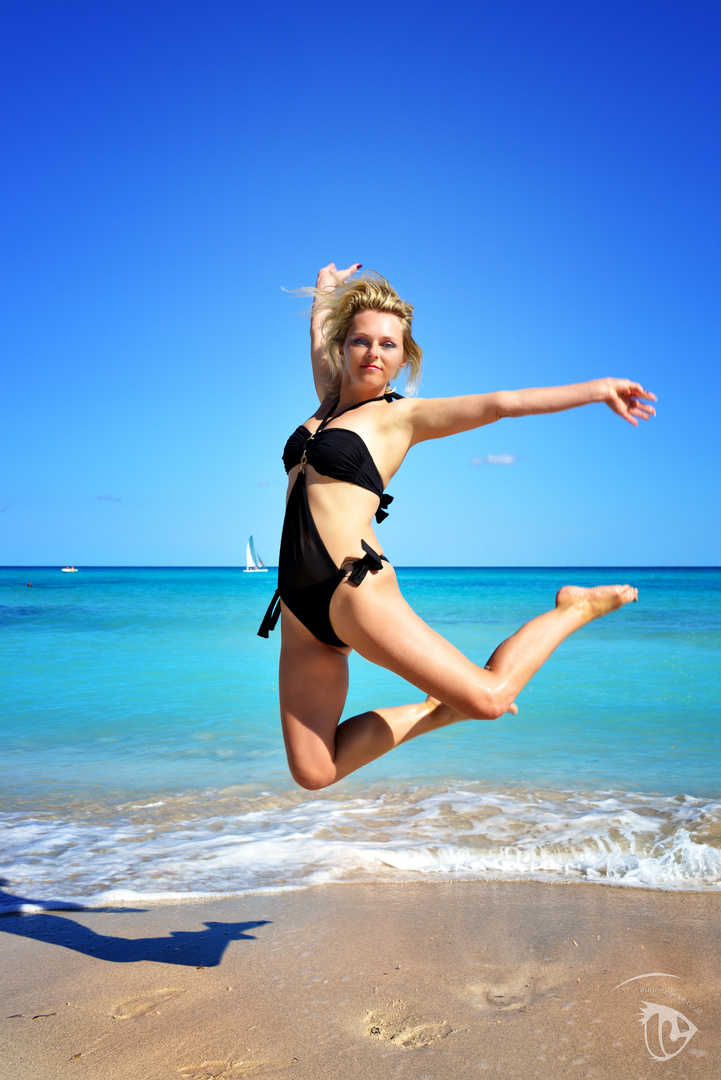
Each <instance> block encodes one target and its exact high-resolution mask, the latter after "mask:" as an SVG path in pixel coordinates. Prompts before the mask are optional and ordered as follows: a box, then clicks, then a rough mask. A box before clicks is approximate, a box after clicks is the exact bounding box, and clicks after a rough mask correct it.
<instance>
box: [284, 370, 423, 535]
mask: <svg viewBox="0 0 721 1080" xmlns="http://www.w3.org/2000/svg"><path fill="white" fill-rule="evenodd" d="M402 397H403V394H397V393H396V392H395V390H386V392H385V393H384V394H381V396H380V397H374V398H368V400H367V401H357V402H356V403H355V405H349V406H348V407H347V408H345V409H341V411H340V412H339V413H336V412H335V409H336V407H337V405H338V401H340V398H338V401H337V402H336V403H335V405H334V406H333V408H332V409H331V410H330V412H329V413H328V415H327V416H326V417H325V418H324V419H323V420H321V422H320V423H319V424H318V427H317V428H316V429H315V431H314V432H313V433H312V434H311V435H309V436H308V438H307V439H306V440H305V449H304V450H303V456H302V457H301V459H300V471H301V472H303V471H304V469H305V465H306V463H307V461H308V456H307V455H308V443H312V442H313V439H314V438H315V437H316V435H320V433H321V431H323V429H324V428H325V426H326V424H329V423H330V421H331V420H337V419H338V417H339V416H345V414H346V413H347V412H351V411H352V410H353V409H360V407H361V405H370V403H371V402H372V401H387V402H388V404H389V405H390V403H391V402H392V401H397V400H398V399H399V398H402ZM385 517H388V515H387V514H386V515H385Z"/></svg>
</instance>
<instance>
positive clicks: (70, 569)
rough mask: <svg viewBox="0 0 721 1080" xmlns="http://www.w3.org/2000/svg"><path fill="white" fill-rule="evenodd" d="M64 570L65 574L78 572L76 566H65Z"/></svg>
mask: <svg viewBox="0 0 721 1080" xmlns="http://www.w3.org/2000/svg"><path fill="white" fill-rule="evenodd" d="M62 570H63V573H64V574H77V572H78V571H77V567H75V566H64V567H63V568H62Z"/></svg>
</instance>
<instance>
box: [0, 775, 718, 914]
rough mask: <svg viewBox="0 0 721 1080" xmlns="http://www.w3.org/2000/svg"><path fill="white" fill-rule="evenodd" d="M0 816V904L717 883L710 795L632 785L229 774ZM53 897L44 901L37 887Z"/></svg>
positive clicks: (6, 907)
mask: <svg viewBox="0 0 721 1080" xmlns="http://www.w3.org/2000/svg"><path fill="white" fill-rule="evenodd" d="M65 809H66V812H65V813H60V811H59V808H52V807H50V806H47V807H46V808H44V809H43V810H42V811H40V812H36V813H35V814H33V815H28V814H25V813H21V812H13V813H9V814H5V815H3V817H2V818H1V819H0V820H2V823H3V826H4V829H3V834H4V842H3V846H4V857H3V865H4V871H3V872H4V874H5V875H6V877H5V880H4V884H5V886H6V890H7V891H6V892H4V893H1V892H0V911H10V910H32V909H33V905H35V906H36V907H35V909H38V907H39V909H42V908H44V907H45V908H47V907H48V906H49V905H50V904H53V903H57V904H63V903H73V904H84V905H87V906H97V905H102V904H107V903H119V902H128V901H131V900H132V901H138V900H143V899H144V900H146V901H150V900H153V899H155V900H158V899H177V898H186V899H190V898H194V897H199V896H208V895H213V896H219V895H220V896H222V895H229V894H237V893H244V892H256V891H267V890H271V891H276V890H278V889H291V888H302V887H307V886H310V885H316V884H322V883H328V882H335V881H344V882H348V881H369V880H373V881H378V880H384V881H418V880H423V879H426V878H427V879H432V880H438V879H439V878H442V879H446V880H453V879H469V878H471V879H473V878H478V879H516V878H524V879H532V880H545V881H594V882H603V883H605V884H608V885H622V886H623V885H625V886H636V887H642V888H657V889H658V888H660V889H693V890H709V889H710V890H717V889H718V888H720V887H721V800H717V799H708V798H707V799H702V798H696V797H693V796H689V795H678V796H673V797H670V796H661V795H644V794H639V793H632V792H613V791H605V792H603V791H602V792H585V793H578V792H563V791H561V792H559V791H531V790H522V789H506V790H502V791H497V790H496V791H494V790H489V789H487V788H484V787H482V786H481V785H480V784H479V785H474V784H470V785H464V787H462V788H453V787H441V786H439V785H426V786H413V787H411V786H406V787H405V788H398V789H396V790H394V791H392V792H388V791H368V792H364V793H363V794H351V795H349V794H348V793H347V791H346V792H345V793H339V792H338V791H331V792H324V793H322V794H318V793H314V794H313V795H308V793H306V792H298V791H291V792H288V791H285V792H280V793H275V792H268V791H255V792H251V791H248V790H247V789H236V788H230V789H225V790H222V791H218V790H215V791H206V792H200V793H198V792H191V793H185V794H182V795H176V796H170V797H168V796H164V798H163V799H162V800H148V801H147V802H145V803H143V804H139V803H137V802H134V803H131V802H128V803H117V802H114V803H111V802H109V801H108V802H106V803H97V802H96V803H92V804H91V803H76V804H74V805H73V807H72V814H69V813H67V810H68V809H69V808H65ZM54 896H60V897H62V900H58V901H53V900H50V899H48V898H49V897H54Z"/></svg>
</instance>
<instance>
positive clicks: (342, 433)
mask: <svg viewBox="0 0 721 1080" xmlns="http://www.w3.org/2000/svg"><path fill="white" fill-rule="evenodd" d="M400 397H402V394H396V393H394V392H392V391H390V390H388V391H386V393H385V394H383V395H382V396H381V397H377V398H369V400H368V401H359V402H358V403H357V404H356V405H350V406H349V407H348V408H347V409H343V411H342V412H339V413H337V414H335V415H334V410H333V409H331V411H330V412H329V414H328V415H327V416H326V418H325V420H321V422H320V424H319V425H318V427H317V428H316V430H315V431H314V432H313V433H312V434H311V432H310V431H308V428H307V427H305V425H304V424H301V426H300V427H297V428H296V429H295V431H294V432H293V434H292V435H291V437H290V438H289V439H288V442H287V443H286V444H285V449H284V450H283V464H284V466H285V471H286V472H287V473H289V472H290V470H291V469H292V468H293V467H294V466H295V465H300V466H301V471H302V466H304V465H306V464H308V465H312V466H313V468H314V469H315V471H316V472H318V473H320V474H321V476H329V477H330V478H331V479H332V480H344V481H345V482H346V483H347V484H355V485H356V486H357V487H362V488H365V489H366V490H367V491H372V492H373V493H374V494H375V495H377V496H378V498H379V499H380V503H381V505H380V507H379V509H378V510H377V511H376V521H378V522H381V521H383V519H384V518H387V517H388V514H387V513H386V509H387V507H388V506H389V505H390V503H392V502H393V498H392V496H391V495H384V494H383V481H382V480H381V475H380V473H379V472H378V468H377V466H376V463H375V461H374V460H373V458H372V457H371V453H370V450H369V449H368V447H367V446H366V444H365V443H364V441H363V439H362V438H361V437H360V435H359V434H358V433H357V432H356V431H351V430H350V429H349V428H328V429H327V430H326V424H328V423H329V422H330V421H331V420H337V419H338V417H339V416H343V414H344V413H347V412H350V411H351V409H359V408H360V407H361V405H368V404H369V403H370V401H387V402H388V403H389V404H390V402H391V401H396V400H397V399H398V398H400ZM321 435H322V436H323V437H322V439H320V438H319V436H321Z"/></svg>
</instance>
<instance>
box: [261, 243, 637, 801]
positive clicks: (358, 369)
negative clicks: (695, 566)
mask: <svg viewBox="0 0 721 1080" xmlns="http://www.w3.org/2000/svg"><path fill="white" fill-rule="evenodd" d="M359 269H360V265H359V264H354V265H353V266H350V267H348V268H347V269H346V270H337V269H336V266H335V264H334V263H331V264H330V265H329V266H326V267H324V268H323V269H322V270H321V271H320V272H319V274H318V280H317V283H316V287H315V289H313V290H310V291H311V292H312V295H313V297H314V300H313V310H312V314H311V328H310V333H311V359H312V365H313V381H314V383H315V389H316V393H317V394H318V400H319V405H318V408H317V409H316V411H315V412H314V413H313V415H312V416H311V417H310V418H309V419H308V420H306V422H305V423H304V424H303V425H301V427H299V428H296V430H295V431H294V432H293V434H292V435H291V437H290V438H289V439H288V442H287V443H286V446H285V450H284V452H283V461H284V464H285V468H286V472H287V473H288V497H287V503H286V513H285V521H284V523H283V532H282V537H281V546H280V558H279V566H278V591H277V593H276V596H275V597H274V599H273V601H272V602H271V605H270V607H269V609H268V612H267V614H266V617H265V619H264V620H263V624H262V626H261V628H260V630H259V633H260V635H261V636H262V637H267V636H268V631H269V630H270V629H272V628H273V626H274V625H275V622H276V621H277V618H278V614H279V612H280V615H281V632H282V646H281V653H280V676H279V687H280V710H281V716H282V722H283V734H284V738H285V746H286V751H287V754H288V764H289V766H290V771H291V774H292V776H293V778H294V779H295V780H296V782H297V783H298V784H300V785H301V786H302V787H304V788H308V789H310V790H315V789H318V788H323V787H327V786H328V785H329V784H333V783H335V782H336V781H337V780H342V779H343V777H344V776H348V774H349V773H352V772H355V770H356V769H360V768H361V767H362V766H363V765H366V764H367V763H368V762H369V761H374V760H375V759H376V758H378V757H380V756H381V754H385V753H387V752H388V751H389V750H392V749H393V747H395V746H398V744H399V743H402V742H407V741H408V740H409V739H413V738H415V737H416V736H417V735H423V734H424V733H425V732H427V731H434V730H436V729H437V728H440V727H444V726H446V725H447V724H453V723H456V722H457V721H460V720H469V719H470V720H495V719H497V718H498V717H499V716H502V715H503V714H504V713H506V712H511V713H515V712H517V708H516V705H515V699H516V696H517V695H518V693H519V692H520V691H521V690H522V689H523V687H524V686H525V685H526V683H527V682H528V681H529V679H530V678H531V677H532V676H533V675H534V674H535V673H536V672H537V671H538V669H539V668H540V667H541V665H542V664H543V663H545V661H546V660H547V659H548V657H549V656H550V655H551V653H552V652H553V651H554V649H556V648H557V646H558V645H560V643H561V642H562V641H563V640H564V639H565V638H567V637H568V636H569V635H570V634H572V633H573V632H574V631H575V630H578V629H579V628H580V627H581V626H584V625H585V624H586V623H589V622H591V621H592V620H593V619H598V618H600V617H601V616H602V615H607V614H608V613H609V612H610V611H614V610H615V609H616V608H620V607H622V606H623V605H624V604H627V603H629V602H630V601H632V600H636V598H637V595H638V594H637V590H636V589H634V588H632V587H631V586H630V585H608V586H601V587H599V588H594V589H585V588H579V587H576V586H572V585H566V586H564V588H562V589H561V590H560V591H559V593H558V594H557V596H556V604H555V607H554V608H553V609H552V610H551V611H547V612H546V613H545V614H543V615H539V616H538V617H537V618H535V619H532V620H531V621H530V622H527V623H526V624H525V625H524V626H522V627H521V629H520V630H518V631H517V632H516V633H515V634H513V636H512V637H510V638H508V639H507V640H506V641H504V642H502V643H501V644H500V645H499V646H498V648H497V649H496V650H495V652H494V653H493V655H492V656H491V658H490V659H489V661H488V663H487V664H486V666H485V667H478V666H477V665H476V664H474V663H472V662H471V661H470V660H468V659H467V658H466V657H465V656H464V655H463V654H462V653H461V652H459V650H458V649H456V648H455V646H453V645H451V644H450V642H448V641H446V640H445V639H444V638H443V637H441V636H440V634H437V633H436V631H435V630H432V629H431V628H430V627H429V626H427V625H426V624H425V623H424V622H423V620H422V619H421V618H419V616H418V615H416V614H415V612H414V611H413V610H412V608H411V607H409V605H408V604H407V603H406V601H405V600H404V599H403V597H402V596H401V592H400V589H399V588H398V581H397V579H396V575H395V571H394V570H393V567H392V565H391V564H390V563H389V562H388V560H387V559H386V557H385V555H384V554H383V548H382V545H381V544H380V542H379V541H378V540H377V539H376V535H375V531H374V527H373V526H374V519H375V521H378V522H380V521H381V520H382V519H383V518H384V517H387V507H388V504H389V503H390V502H391V499H390V497H389V496H387V495H385V494H384V491H385V488H386V486H387V485H388V483H389V482H390V480H391V479H392V477H393V476H394V475H395V474H396V472H397V471H398V469H399V468H400V466H401V463H402V462H403V459H404V458H405V456H406V454H407V453H408V451H409V450H410V448H411V447H412V446H414V445H415V444H416V443H420V442H424V441H425V440H427V439H440V438H443V437H445V436H446V435H455V434H456V433H457V432H460V431H470V430H472V429H473V428H479V427H483V426H484V425H486V424H492V423H494V422H495V421H496V420H500V419H501V418H502V417H507V416H530V415H534V414H537V413H553V412H560V411H562V410H564V409H573V408H576V407H578V406H579V405H589V404H591V403H592V402H605V404H606V405H608V406H609V408H611V409H612V410H613V411H614V412H615V413H617V414H618V415H619V416H621V417H623V419H625V420H627V421H628V422H629V423H630V424H633V425H634V426H637V425H638V421H639V420H648V419H650V417H651V416H654V415H655V409H654V408H653V406H652V405H650V404H646V402H650V401H655V400H656V397H655V395H654V394H651V393H648V392H647V391H646V390H644V389H643V387H642V386H641V385H640V384H639V383H637V382H633V381H632V380H630V379H615V378H607V379H595V380H593V381H592V382H585V383H576V384H574V385H572V386H552V387H545V388H538V389H529V390H510V391H507V390H501V391H498V392H496V393H492V394H471V395H468V396H464V397H451V398H432V399H422V398H415V397H406V398H403V397H401V396H400V395H399V394H396V393H394V392H393V391H392V390H391V387H390V384H391V382H392V381H393V380H394V379H396V378H397V377H398V375H399V374H400V372H401V371H403V372H404V373H405V374H406V375H407V377H408V378H407V381H408V384H409V385H410V386H411V387H412V386H413V385H414V383H417V381H418V378H419V375H420V364H421V358H422V353H421V350H420V348H419V347H418V345H417V344H416V342H415V341H414V340H413V336H412V315H413V308H412V307H411V305H410V304H408V303H406V302H405V301H404V300H402V299H401V298H400V297H399V296H398V294H397V293H396V292H395V290H394V289H392V288H391V286H390V285H389V283H388V282H387V281H386V280H385V279H384V278H381V277H378V276H377V275H375V274H364V275H361V276H352V275H356V273H357V271H358V270H359ZM352 649H355V650H356V651H357V652H358V653H360V655H361V656H364V657H365V658H366V660H370V661H371V662H372V663H374V664H378V665H380V666H381V667H384V668H388V669H389V670H390V671H394V672H395V673H396V674H397V675H400V676H401V677H402V678H404V679H406V680H407V681H408V682H409V683H411V684H412V685H413V686H416V687H418V689H419V690H421V691H422V692H423V693H424V694H426V695H427V697H426V699H425V701H421V702H417V703H414V704H411V705H399V706H393V707H390V708H380V709H374V710H373V711H371V712H364V713H359V714H358V715H357V716H351V717H349V718H348V719H347V720H344V721H343V722H342V723H340V718H341V715H342V712H343V708H344V706H345V702H346V696H347V693H348V656H349V654H350V652H351V650H352Z"/></svg>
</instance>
